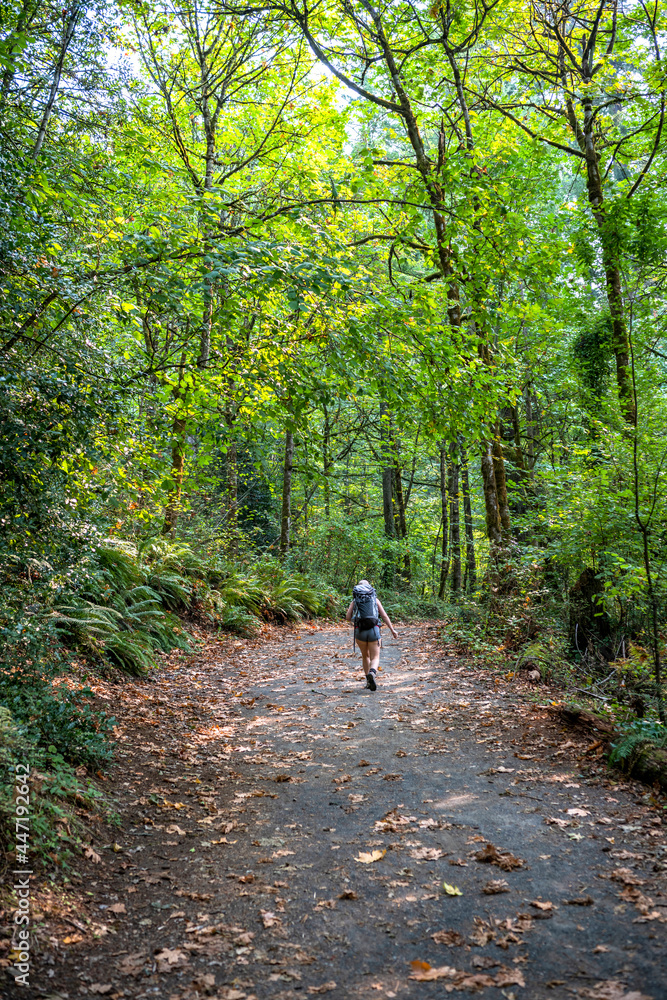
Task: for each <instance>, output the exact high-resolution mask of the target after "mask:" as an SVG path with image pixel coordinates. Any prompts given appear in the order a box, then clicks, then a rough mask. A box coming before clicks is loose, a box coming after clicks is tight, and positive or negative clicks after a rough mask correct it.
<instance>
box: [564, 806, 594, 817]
mask: <svg viewBox="0 0 667 1000" xmlns="http://www.w3.org/2000/svg"><path fill="white" fill-rule="evenodd" d="M563 812H564V813H567V815H568V816H582V817H583V816H590V812H589V811H588V809H579V807H578V806H575V807H574V808H573V809H564V810H563Z"/></svg>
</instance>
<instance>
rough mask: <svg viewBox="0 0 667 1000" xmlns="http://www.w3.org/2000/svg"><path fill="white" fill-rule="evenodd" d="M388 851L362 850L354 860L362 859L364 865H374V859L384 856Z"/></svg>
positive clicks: (377, 859)
mask: <svg viewBox="0 0 667 1000" xmlns="http://www.w3.org/2000/svg"><path fill="white" fill-rule="evenodd" d="M386 853H387V852H386V851H361V853H360V854H358V855H357V856H356V858H355V859H354V860H355V861H360V862H361V863H362V865H372V864H373V862H374V861H379V860H380V858H383V857H384V856H385V854H386Z"/></svg>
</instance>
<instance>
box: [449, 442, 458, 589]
mask: <svg viewBox="0 0 667 1000" xmlns="http://www.w3.org/2000/svg"><path fill="white" fill-rule="evenodd" d="M459 472H460V462H459V455H458V445H457V443H456V442H452V444H451V446H450V449H449V523H450V535H451V566H452V582H451V588H452V594H454V595H457V594H458V593H459V591H460V590H461V516H460V511H461V508H460V504H459Z"/></svg>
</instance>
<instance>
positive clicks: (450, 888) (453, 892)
mask: <svg viewBox="0 0 667 1000" xmlns="http://www.w3.org/2000/svg"><path fill="white" fill-rule="evenodd" d="M442 888H443V889H444V890H445V892H446V893H447V895H448V896H462V895H463V893H462V892H461V890H460V889H459V887H458V886H457V885H450V884H449V882H443V883H442Z"/></svg>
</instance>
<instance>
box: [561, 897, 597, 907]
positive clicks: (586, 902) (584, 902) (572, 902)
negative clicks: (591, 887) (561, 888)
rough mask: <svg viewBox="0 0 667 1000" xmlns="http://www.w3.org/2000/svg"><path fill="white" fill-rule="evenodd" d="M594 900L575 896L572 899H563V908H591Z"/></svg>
mask: <svg viewBox="0 0 667 1000" xmlns="http://www.w3.org/2000/svg"><path fill="white" fill-rule="evenodd" d="M594 903H595V900H594V899H593V897H592V896H575V897H574V899H564V900H563V904H564V905H565V906H593V904H594Z"/></svg>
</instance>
